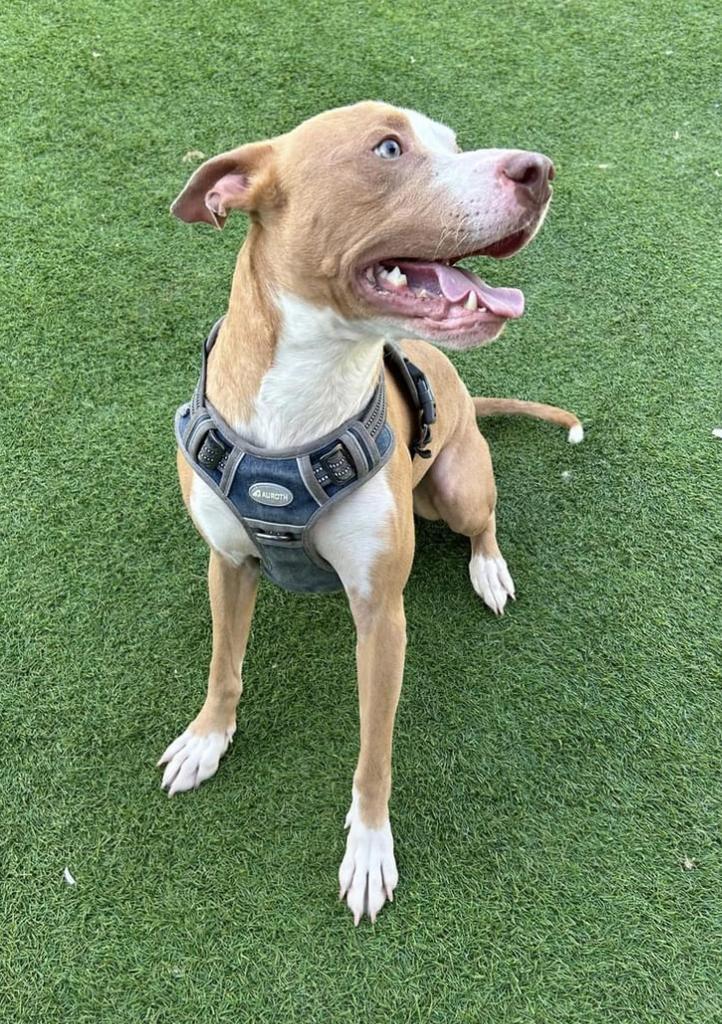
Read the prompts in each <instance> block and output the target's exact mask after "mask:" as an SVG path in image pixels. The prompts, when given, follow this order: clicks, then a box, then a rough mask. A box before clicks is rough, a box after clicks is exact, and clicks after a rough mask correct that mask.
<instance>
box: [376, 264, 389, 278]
mask: <svg viewBox="0 0 722 1024" xmlns="http://www.w3.org/2000/svg"><path fill="white" fill-rule="evenodd" d="M378 276H379V277H380V278H381V279H382V280H386V278H387V277H388V276H389V272H388V270H387V269H386V267H380V268H379V273H378Z"/></svg>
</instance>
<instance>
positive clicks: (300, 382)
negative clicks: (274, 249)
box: [208, 238, 384, 451]
mask: <svg viewBox="0 0 722 1024" xmlns="http://www.w3.org/2000/svg"><path fill="white" fill-rule="evenodd" d="M383 342H384V338H383V336H382V334H381V331H380V329H379V328H378V327H376V326H375V325H373V324H372V323H370V322H368V321H350V320H347V319H346V318H345V317H343V316H341V315H340V314H339V313H337V312H335V311H334V310H333V309H331V308H330V307H319V306H316V305H314V304H312V303H310V302H308V301H306V300H305V299H301V298H299V297H297V296H295V295H293V294H291V293H288V292H284V291H281V290H280V289H278V287H277V286H275V283H274V281H273V279H272V277H271V276H269V275H268V273H267V269H266V261H265V260H264V259H263V258H262V257H261V254H260V252H258V253H257V252H256V247H254V245H253V244H252V240H251V238H249V240H248V241H247V242H246V244H245V245H244V247H243V248H242V249H241V252H240V254H239V257H238V263H237V265H236V272H235V275H234V278H233V285H232V288H231V297H230V301H229V305H228V313H227V316H226V319H225V321H224V323H223V327H222V329H221V331H220V334H219V336H218V341H217V342H216V345H215V347H214V349H213V353H212V355H211V358H210V360H209V367H208V397H209V398H210V400H211V402H212V403H213V404H214V405H215V407H216V408H217V409H218V411H219V412H220V414H221V415H222V416H223V417H224V419H226V420H227V421H228V422H229V423H231V424H232V425H233V427H234V428H235V429H236V430H237V431H238V433H239V434H240V435H241V436H242V437H244V438H245V439H246V440H248V441H250V442H251V444H255V445H258V446H259V447H263V448H268V449H269V450H270V451H274V450H276V451H278V450H282V449H284V448H289V447H295V446H299V445H304V444H307V443H309V442H312V441H313V440H314V439H316V438H319V437H322V436H323V435H324V434H328V433H329V432H331V431H332V430H334V429H335V428H336V427H337V426H339V425H340V424H341V423H343V422H344V421H345V420H347V419H349V418H350V417H351V416H353V415H354V414H356V413H357V412H359V411H360V410H361V409H362V408H363V406H364V405H365V404H366V403H367V402H368V400H369V398H370V397H371V394H372V392H373V389H374V387H375V385H376V382H377V380H378V375H379V372H380V367H381V360H382V354H383Z"/></svg>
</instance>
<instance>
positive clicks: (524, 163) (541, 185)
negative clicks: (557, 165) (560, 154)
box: [501, 153, 554, 203]
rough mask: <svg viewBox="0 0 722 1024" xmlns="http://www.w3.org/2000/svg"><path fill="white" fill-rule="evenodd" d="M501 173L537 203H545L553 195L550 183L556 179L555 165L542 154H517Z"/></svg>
mask: <svg viewBox="0 0 722 1024" xmlns="http://www.w3.org/2000/svg"><path fill="white" fill-rule="evenodd" d="M501 173H502V174H503V175H504V176H505V177H506V178H508V179H509V181H513V182H514V184H515V185H516V186H517V188H519V189H523V190H524V192H526V194H527V195H528V196H529V198H530V199H533V200H534V202H535V203H545V202H546V201H547V199H548V198H549V196H550V195H551V189H550V188H549V182H550V181H551V180H552V179H553V178H554V164H553V163H552V162H551V160H550V159H549V157H547V156H542V154H541V153H516V154H515V155H514V156H512V157H511V158H510V159H509V160H508V161H507V162H506V163H505V164H504V166H503V167H502V169H501Z"/></svg>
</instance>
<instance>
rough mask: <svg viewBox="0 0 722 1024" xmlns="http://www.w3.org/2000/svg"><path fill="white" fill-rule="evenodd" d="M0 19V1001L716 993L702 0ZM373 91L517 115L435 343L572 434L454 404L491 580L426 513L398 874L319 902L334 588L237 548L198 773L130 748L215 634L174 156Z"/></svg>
mask: <svg viewBox="0 0 722 1024" xmlns="http://www.w3.org/2000/svg"><path fill="white" fill-rule="evenodd" d="M0 39H1V41H2V50H3V53H2V68H3V72H2V92H3V100H2V109H3V117H2V120H1V122H0V144H1V147H2V155H3V173H2V185H1V186H0V188H1V189H2V193H3V198H2V213H3V232H2V234H3V238H2V242H3V245H2V276H1V278H0V317H1V323H2V357H1V359H0V387H1V390H2V395H3V414H2V416H1V417H0V451H1V453H2V454H1V455H0V459H1V461H2V491H1V496H0V516H1V522H2V553H1V556H0V566H1V571H2V578H1V580H0V587H1V590H0V593H1V595H2V596H1V597H0V624H1V625H2V630H3V655H2V657H3V660H2V670H3V678H2V685H1V687H0V724H1V735H0V746H1V749H2V770H1V772H0V799H1V803H0V843H1V844H2V854H3V857H2V863H1V864H0V886H2V909H1V914H2V918H1V920H0V1017H2V1019H3V1020H6V1021H8V1022H13V1024H14V1022H19V1024H26V1022H27V1024H29V1022H35V1021H37V1022H42V1024H55V1022H63V1024H98V1022H106V1021H107V1022H114V1024H126V1022H127V1024H131V1022H132V1024H141V1022H142V1024H151V1022H164V1024H165V1022H168V1024H180V1022H186V1021H202V1022H204V1024H214V1022H231V1021H232V1022H238V1021H243V1022H246V1021H248V1022H253V1024H255V1022H258V1024H265V1022H271V1021H274V1022H275V1021H278V1022H284V1024H287V1022H288V1024H290V1022H296V1021H298V1022H304V1024H307V1022H308V1024H315V1022H319V1024H321V1022H323V1024H327V1022H349V1024H350V1022H374V1024H375V1022H389V1024H391V1022H393V1024H397V1022H406V1021H409V1022H412V1021H413V1022H426V1021H430V1022H439V1024H455V1022H469V1024H532V1022H534V1024H539V1022H542V1024H546V1022H549V1024H566V1022H569V1024H582V1022H594V1024H597V1022H598V1024H606V1022H614V1024H617V1022H618V1024H647V1022H649V1024H660V1022H661V1024H681V1022H685V1024H686V1022H690V1024H708V1022H709V1024H712V1022H719V1021H720V1020H721V1019H722V843H721V835H722V833H721V829H722V798H721V790H720V785H721V777H720V762H721V759H722V740H721V735H722V703H721V692H722V691H721V688H720V683H721V682H722V680H721V679H720V653H721V652H720V629H721V626H720V624H721V622H722V614H721V612H722V609H721V608H720V563H719V552H720V540H721V539H722V522H721V519H720V509H721V508H722V484H721V482H720V471H721V469H722V442H720V441H718V440H715V439H713V437H712V433H711V432H712V429H713V428H714V427H715V426H720V425H722V408H721V405H720V382H721V379H722V374H721V372H720V368H721V365H722V362H721V357H720V348H719V315H718V314H719V297H718V293H719V287H720V280H721V276H720V275H721V272H722V266H721V264H720V250H719V237H718V236H719V208H720V197H721V195H722V155H721V154H722V147H721V142H722V138H721V135H720V131H719V121H720V102H721V100H722V92H721V90H720V81H721V80H722V75H721V74H720V60H719V57H720V51H719V20H718V5H717V3H716V2H715V0H705V2H703V0H695V2H690V3H684V4H678V3H676V2H672V0H654V2H653V0H641V2H637V3H626V2H621V0H607V2H602V0H594V2H588V3H582V2H581V0H569V2H561V0H547V2H541V0H533V2H532V0H530V2H526V3H521V2H512V3H509V4H502V3H494V4H491V3H485V4H484V3H469V2H464V3H460V4H443V3H439V4H427V3H421V2H420V0H416V2H406V3H399V2H391V0H377V2H373V3H363V2H359V3H340V2H338V0H324V2H321V0H313V2H310V3H298V4H293V3H291V2H290V0H266V2H264V3H260V2H251V0H245V2H237V3H233V2H231V0H216V2H207V3H205V2H199V3H191V2H190V0H188V2H185V3H183V2H176V0H174V2H165V3H162V2H159V0H146V2H141V0H125V2H118V3H104V2H99V0H95V2H93V0H70V2H68V0H66V2H55V3H51V2H40V0H39V2H31V3H29V4H28V3H24V4H21V3H19V2H17V0H12V2H11V3H9V4H7V5H6V6H5V9H4V12H3V19H2V23H1V24H0ZM368 97H370V98H385V99H387V100H389V101H391V102H393V103H398V104H401V105H404V106H411V107H415V108H417V109H421V110H423V111H425V112H427V113H428V114H430V115H431V116H433V117H435V118H438V119H441V120H443V121H445V122H447V123H449V124H450V125H452V126H453V127H454V128H455V129H457V130H458V133H459V137H460V141H461V143H462V144H463V145H464V146H466V147H474V146H500V147H501V146H518V147H526V148H532V149H539V150H542V151H544V152H546V153H548V154H550V155H551V156H552V157H553V158H554V160H555V162H556V165H557V169H558V178H557V181H556V182H555V198H554V202H553V206H552V211H551V214H550V216H549V218H548V220H547V223H546V226H545V227H544V229H543V231H542V233H541V234H540V236H539V237H538V238H537V240H536V241H535V242H534V243H533V245H532V246H531V247H530V248H529V249H528V250H527V251H525V252H523V253H521V254H519V255H518V256H516V257H515V258H514V259H513V260H511V261H509V262H506V263H495V264H492V263H490V262H489V261H486V262H484V263H482V264H480V269H481V271H482V273H483V274H484V275H485V276H487V277H488V279H489V280H490V281H492V282H493V283H495V284H509V285H511V284H514V285H519V286H521V287H522V288H523V290H524V292H525V293H526V297H527V313H526V315H525V317H524V319H523V320H522V321H521V322H519V323H515V324H513V325H511V326H510V327H509V328H508V329H507V331H506V333H505V335H504V337H503V339H502V340H500V341H499V342H498V343H497V344H496V345H494V346H492V347H491V348H488V349H485V350H479V351H476V352H472V353H469V354H466V355H459V356H458V357H455V358H454V362H455V363H456V365H457V366H458V368H459V370H460V372H461V373H462V375H463V377H464V379H465V380H466V381H467V383H468V384H469V386H470V389H471V390H472V391H473V392H477V393H483V394H492V395H515V396H520V397H527V398H533V399H537V400H541V401H548V402H554V403H559V404H562V405H566V406H568V407H570V408H572V409H574V410H575V411H577V412H578V413H579V415H580V416H581V417H582V418H583V420H584V422H585V424H586V426H587V440H586V441H585V443H584V444H583V445H582V446H581V447H580V448H572V447H570V446H569V445H567V444H566V442H565V439H564V435H563V432H561V431H559V430H558V429H555V428H552V427H550V426H547V425H542V424H537V423H533V422H530V421H521V420H515V421H503V420H493V421H489V422H488V423H486V424H484V430H485V433H486V434H487V437H488V438H489V440H490V443H491V445H492V449H493V454H494V459H495V466H496V473H497V480H498V487H499V494H500V498H499V516H498V520H499V535H500V543H501V547H502V550H503V551H504V553H505V555H506V558H507V560H508V562H509V565H510V568H511V570H512V572H513V575H514V579H515V581H516V585H517V590H518V595H519V600H518V601H517V603H516V604H514V605H513V606H512V607H510V609H509V611H508V613H507V614H506V615H505V617H504V618H503V619H501V620H499V621H496V620H495V619H494V618H493V617H492V616H491V615H490V614H489V613H488V612H487V611H486V610H485V609H484V607H483V606H482V604H481V603H480V601H479V600H478V599H477V598H476V597H475V595H474V594H473V592H472V590H471V587H470V585H469V581H468V577H467V569H466V547H465V543H464V542H462V540H461V539H459V538H457V537H454V536H453V535H451V534H450V533H448V532H447V531H446V530H445V529H443V528H441V527H440V526H436V525H429V524H421V525H420V526H419V529H418V537H417V541H418V543H417V558H416V563H415V568H414V572H413V575H412V577H411V580H410V583H409V586H408V590H407V614H408V624H409V641H410V642H409V649H408V659H407V670H406V681H405V687H404V691H403V697H402V701H401V706H400V710H399V715H398V720H397V731H396V747H395V789H394V796H393V802H392V820H393V824H394V831H395V836H396V845H397V855H398V863H399V869H400V874H401V883H400V886H399V889H398V893H397V899H396V902H395V904H394V906H393V907H391V908H387V909H385V910H384V911H383V913H382V914H381V915H380V917H379V920H378V922H377V923H376V925H375V926H373V927H372V926H371V925H369V924H368V922H365V923H364V924H363V925H362V926H361V927H359V928H358V930H354V928H353V926H352V921H351V917H350V915H349V913H348V911H347V910H346V909H345V907H343V906H342V905H341V904H339V903H337V902H336V871H337V867H338V863H339V861H340V858H341V856H342V853H343V845H344V835H343V831H342V824H343V818H344V813H345V811H346V807H347V802H348V798H349V788H350V780H351V773H352V770H353V766H354V760H355V756H356V748H357V737H356V728H357V722H356V716H357V712H356V697H355V682H354V666H353V633H352V628H351V623H350V618H349V615H348V612H347V609H346V606H345V603H344V600H343V599H342V598H341V597H332V598H301V597H294V596H291V595H288V594H284V593H281V592H279V591H276V590H274V589H272V588H271V587H270V586H269V585H267V584H264V585H263V586H262V589H261V594H260V600H259V603H258V609H257V612H256V617H255V620H254V625H253V633H252V638H251V644H250V650H249V656H248V659H247V668H246V673H245V680H246V695H245V696H244V699H243V704H242V709H241V713H240V718H239V729H238V733H237V737H236V741H235V744H234V745H233V747H232V749H231V752H230V754H229V755H228V756H227V757H226V758H225V760H224V762H223V764H222V768H221V770H220V771H219V773H218V775H217V776H216V778H215V779H213V781H211V782H210V783H207V784H206V785H204V786H203V788H202V789H201V790H200V791H199V792H197V793H194V794H191V795H186V796H182V797H180V798H178V799H174V800H168V799H166V797H165V796H164V795H163V794H162V793H161V791H160V789H159V781H160V780H159V773H158V771H157V770H156V769H155V767H154V764H155V761H156V759H157V757H158V756H159V754H160V753H161V751H162V750H163V749H164V747H165V746H166V744H167V743H168V742H169V741H170V740H171V739H172V738H173V737H174V736H175V735H176V734H177V733H178V732H179V731H180V730H181V729H182V728H184V727H185V725H186V723H187V722H188V720H189V719H190V718H191V717H192V716H193V715H194V714H195V713H196V710H197V709H198V707H199V705H200V702H201V701H202V697H203V694H204V688H205V677H206V671H207V664H208V659H209V650H210V630H209V613H208V607H207V598H206V586H205V568H206V558H207V554H206V549H205V547H204V545H203V543H202V541H201V540H200V539H199V538H198V537H197V535H196V534H195V532H194V530H193V528H192V526H191V524H190V522H189V521H188V519H187V518H186V516H185V513H184V511H183V509H182V506H181V502H180V499H179V494H178V488H177V483H176V478H175V465H174V449H173V436H172V417H173V413H174V410H175V408H176V405H177V404H178V403H179V402H180V401H182V400H183V399H185V398H186V397H187V396H188V395H189V393H190V390H191V388H192V385H193V383H194V381H195V375H196V372H197V368H198V358H199V345H200V342H201V339H202V337H203V336H204V335H205V333H206V331H207V330H208V328H209V326H210V324H211V323H212V322H213V320H214V319H215V318H216V317H217V316H218V315H219V314H220V313H221V312H222V310H223V309H224V305H225V301H226V298H227V294H228V290H229V281H230V276H231V272H232V268H233V262H234V254H235V252H236V251H237V249H238V247H239V245H240V243H241V241H242V238H243V232H244V230H245V226H244V223H243V219H242V218H241V217H236V218H234V219H233V220H232V221H231V223H230V224H229V226H228V228H227V229H226V230H225V231H224V232H223V234H222V235H221V234H219V233H217V232H212V231H210V230H204V229H202V228H200V227H197V228H192V229H191V228H188V227H186V226H184V225H181V224H179V223H178V222H177V221H174V220H173V219H172V218H171V217H170V216H169V215H168V204H169V202H170V200H171V199H172V198H173V196H174V195H175V194H176V193H177V192H178V190H179V188H180V186H181V184H182V183H183V181H184V180H185V178H186V177H187V175H188V174H189V173H190V171H191V170H192V168H193V166H194V164H193V162H192V161H191V162H184V161H183V157H184V155H185V154H186V153H187V152H188V151H190V150H194V149H195V150H201V151H202V152H203V153H204V154H207V155H210V154H213V153H215V152H218V151H220V150H223V149H226V148H228V147H230V146H232V145H235V144H237V143H239V142H241V141H246V140H251V139H254V138H258V137H263V136H267V135H272V134H276V133H278V132H282V131H285V130H286V129H288V128H291V127H292V126H293V125H295V124H296V123H297V122H298V121H299V120H301V119H302V118H304V117H306V116H308V115H310V114H313V113H315V112H317V111H319V110H322V109H324V108H327V107H331V106H335V105H338V104H342V103H346V102H350V101H354V100H357V99H361V98H368ZM685 858H688V861H687V868H688V869H687V870H685V868H684V867H683V866H682V864H681V862H682V861H684V859H685ZM66 866H67V867H68V868H69V869H70V871H71V872H72V874H73V875H74V876H75V878H76V880H77V884H76V885H75V886H74V887H70V886H68V885H66V884H65V883H64V882H63V869H64V868H65V867H66Z"/></svg>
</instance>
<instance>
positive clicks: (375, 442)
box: [175, 320, 433, 593]
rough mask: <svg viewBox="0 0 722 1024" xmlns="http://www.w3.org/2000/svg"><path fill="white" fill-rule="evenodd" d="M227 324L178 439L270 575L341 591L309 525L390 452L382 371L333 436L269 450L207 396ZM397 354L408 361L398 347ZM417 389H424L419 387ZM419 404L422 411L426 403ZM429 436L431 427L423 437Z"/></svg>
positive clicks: (180, 421) (316, 589)
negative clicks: (252, 440) (371, 390)
mask: <svg viewBox="0 0 722 1024" xmlns="http://www.w3.org/2000/svg"><path fill="white" fill-rule="evenodd" d="M221 323H222V320H219V321H218V323H217V324H216V325H215V326H214V328H213V330H212V331H211V333H210V335H209V337H208V339H207V340H206V343H205V345H204V346H203V362H202V369H201V376H200V380H199V381H198V386H197V387H196V390H195V393H194V395H193V398H192V399H191V401H190V402H188V403H186V404H185V405H182V406H181V407H180V408H179V409H178V411H177V413H176V417H175V433H176V439H177V441H178V445H179V447H180V449H181V451H182V452H183V455H184V456H185V458H186V460H187V461H188V462H189V464H190V465H191V466H192V468H193V469H194V471H195V472H196V473H198V475H199V476H200V477H201V478H202V479H203V480H204V481H205V482H206V483H207V484H208V486H209V487H211V488H212V490H213V491H214V492H215V493H216V494H217V495H218V497H219V498H221V499H222V500H223V501H224V502H225V504H226V505H227V506H228V507H229V508H230V509H231V511H232V512H233V514H234V515H235V516H236V518H237V519H238V520H239V521H240V522H241V523H242V524H243V526H244V528H245V529H246V531H247V533H248V534H249V536H250V538H251V539H252V541H253V543H254V545H255V547H256V548H257V550H258V554H259V557H260V559H261V568H262V571H263V573H264V575H266V576H267V577H268V578H269V579H271V580H273V582H274V583H277V584H278V585H279V586H280V587H283V588H284V589H285V590H290V591H295V592H304V593H309V592H312V593H330V592H333V591H336V590H340V589H342V586H343V585H342V583H341V580H340V579H339V577H338V575H337V573H336V572H335V570H334V569H333V568H332V566H330V565H329V564H328V562H326V561H325V560H324V559H323V558H322V557H321V555H320V554H319V552H318V551H317V550H316V548H315V545H314V544H313V540H312V536H311V527H312V526H313V525H314V524H315V523H316V522H317V521H318V519H319V518H320V516H322V515H323V513H324V512H326V511H327V510H328V509H329V508H330V507H331V506H332V505H334V504H335V503H336V502H337V501H339V500H340V499H342V498H343V497H345V496H346V495H349V494H351V493H353V491H355V490H356V489H357V488H358V487H360V486H361V485H362V484H364V483H365V482H366V481H367V480H369V479H370V478H371V477H372V476H373V475H374V474H375V473H377V472H378V471H379V470H380V469H381V468H382V466H384V465H385V464H386V463H387V462H388V460H389V458H390V457H391V453H392V452H393V448H394V434H393V431H392V429H391V427H390V425H389V424H388V422H387V420H386V389H385V384H384V374H383V372H382V373H381V376H380V379H379V382H378V384H377V386H376V388H375V390H374V393H373V395H372V396H371V399H370V401H369V403H368V405H367V406H366V407H365V409H363V410H362V412H360V413H359V414H358V416H356V417H353V418H352V419H350V420H347V421H346V422H345V423H343V424H342V425H341V426H340V427H339V428H338V429H337V430H335V431H334V432H333V433H332V434H328V435H326V436H325V437H323V438H321V439H320V440H318V441H315V442H314V443H313V444H312V445H308V446H305V447H303V448H297V449H290V450H288V451H284V452H274V453H269V452H267V451H266V450H265V449H261V448H257V447H255V446H254V445H251V444H250V443H249V442H248V441H245V440H244V439H243V438H241V437H239V435H238V434H237V433H236V432H235V431H234V430H233V429H232V427H230V426H229V425H228V424H227V423H226V422H225V420H224V419H223V418H222V417H221V416H220V414H219V413H218V412H217V410H216V409H214V408H213V406H212V405H211V404H210V402H209V401H208V400H207V398H206V394H205V386H206V365H207V358H208V353H209V352H210V350H211V349H212V347H213V345H214V343H215V340H216V338H217V336H218V331H219V330H220V326H221ZM395 358H396V359H397V360H403V359H404V357H403V356H402V355H401V353H398V352H395ZM407 362H408V361H407ZM409 365H410V366H411V367H412V369H413V370H414V371H416V373H417V374H420V376H421V377H422V378H423V384H424V386H425V388H426V393H427V394H429V395H430V394H431V391H430V388H429V387H428V382H427V381H426V378H425V377H423V374H421V371H419V370H418V369H417V368H416V367H413V364H409ZM417 390H418V392H419V394H421V388H419V387H418V386H417ZM431 400H432V402H433V396H432V399H431ZM417 407H418V408H419V409H421V405H420V404H417ZM432 422H433V420H432ZM428 436H429V432H428V426H427V427H426V429H425V431H424V433H423V437H424V441H426V440H428ZM419 453H420V454H426V453H425V452H423V451H420V452H419Z"/></svg>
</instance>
